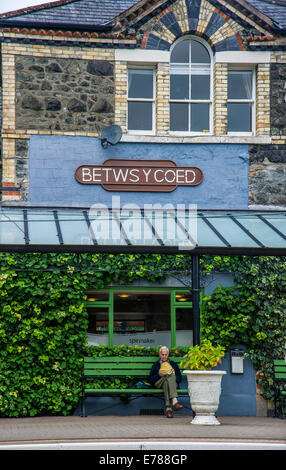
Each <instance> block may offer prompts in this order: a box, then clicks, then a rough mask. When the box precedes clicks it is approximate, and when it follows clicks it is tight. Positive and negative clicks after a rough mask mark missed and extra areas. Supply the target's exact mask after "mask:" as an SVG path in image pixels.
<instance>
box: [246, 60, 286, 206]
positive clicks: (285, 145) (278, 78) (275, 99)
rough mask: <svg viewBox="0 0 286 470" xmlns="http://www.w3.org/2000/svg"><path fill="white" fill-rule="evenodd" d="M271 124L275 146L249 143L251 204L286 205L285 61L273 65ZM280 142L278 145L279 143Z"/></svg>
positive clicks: (271, 69)
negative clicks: (251, 144) (250, 144)
mask: <svg viewBox="0 0 286 470" xmlns="http://www.w3.org/2000/svg"><path fill="white" fill-rule="evenodd" d="M270 83H271V86H270V127H271V135H272V138H274V139H273V142H274V144H273V145H253V146H250V149H249V154H250V159H249V203H250V204H251V205H252V204H259V205H274V206H281V207H282V206H283V207H285V206H286V184H285V182H286V142H285V136H286V64H283V63H272V64H271V66H270ZM278 139H279V144H278V143H277V144H275V142H278Z"/></svg>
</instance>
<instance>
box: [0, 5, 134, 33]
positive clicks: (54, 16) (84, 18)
mask: <svg viewBox="0 0 286 470" xmlns="http://www.w3.org/2000/svg"><path fill="white" fill-rule="evenodd" d="M137 2H138V0H74V1H71V2H69V3H64V2H60V1H59V2H57V3H58V4H59V5H58V6H57V5H55V6H52V7H47V8H41V9H39V10H37V9H36V8H35V10H34V11H33V10H32V11H29V9H27V10H26V11H27V12H26V13H25V12H23V10H22V11H21V12H20V11H18V14H17V12H15V14H14V15H13V16H11V17H8V18H7V17H5V22H7V23H9V22H10V23H13V21H15V20H16V21H21V23H25V22H27V23H31V22H36V23H37V24H40V25H42V26H43V27H44V26H45V24H46V23H48V24H51V23H52V24H54V25H55V26H56V25H57V24H63V23H69V24H78V23H80V24H86V25H90V26H91V25H93V26H94V25H104V24H107V23H109V22H110V21H112V20H113V19H114V18H115V17H116V16H117V15H119V14H121V13H123V12H124V11H125V10H127V9H129V8H130V7H132V6H133V5H134V4H135V3H137ZM53 3H56V2H53ZM61 3H63V4H61ZM1 16H2V15H1ZM1 16H0V18H1ZM2 18H3V16H2ZM3 19H4V18H3Z"/></svg>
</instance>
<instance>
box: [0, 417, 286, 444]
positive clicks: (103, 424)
mask: <svg viewBox="0 0 286 470" xmlns="http://www.w3.org/2000/svg"><path fill="white" fill-rule="evenodd" d="M191 419H192V417H191V416H189V415H181V414H180V415H175V416H174V418H173V419H167V418H166V417H165V416H140V415H139V416H118V415H116V416H114V415H106V416H87V417H85V418H82V417H80V416H44V417H35V418H1V419H0V444H4V443H17V442H18V443H20V442H21V443H27V442H34V443H35V442H44V441H45V442H61V441H65V442H67V441H88V440H90V441H93V442H95V441H96V442H100V441H107V440H108V441H110V442H112V441H114V442H116V441H118V442H119V441H126V442H127V441H130V442H131V441H136V440H137V441H140V440H141V441H142V440H144V441H150V442H151V441H155V440H157V441H160V440H162V438H163V439H164V440H165V441H166V440H169V441H174V440H176V441H182V442H183V441H190V442H191V441H196V440H197V441H201V442H202V441H206V440H207V441H212V442H219V441H224V442H227V441H228V442H234V441H236V442H239V441H241V442H272V443H275V442H277V443H284V444H285V443H286V420H282V419H279V418H272V417H248V416H242V417H240V416H221V417H220V416H218V420H219V421H220V423H221V424H220V425H219V426H201V425H193V424H191Z"/></svg>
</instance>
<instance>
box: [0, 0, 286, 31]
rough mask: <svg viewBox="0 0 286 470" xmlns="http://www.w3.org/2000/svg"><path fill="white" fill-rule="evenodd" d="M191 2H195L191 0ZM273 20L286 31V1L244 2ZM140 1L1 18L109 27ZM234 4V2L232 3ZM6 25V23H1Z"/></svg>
mask: <svg viewBox="0 0 286 470" xmlns="http://www.w3.org/2000/svg"><path fill="white" fill-rule="evenodd" d="M191 1H192V0H191ZM245 1H246V2H247V3H248V4H249V5H251V6H252V7H254V8H256V9H257V10H259V11H260V12H261V13H263V14H264V15H266V16H268V17H269V18H270V19H271V20H273V21H274V23H275V25H276V26H277V28H278V29H286V0H245ZM138 2H139V0H59V1H52V2H51V3H50V4H48V5H46V6H43V5H40V6H35V7H30V8H25V9H22V10H16V11H15V12H14V13H11V14H8V15H6V14H2V15H0V20H4V21H5V23H8V24H9V23H11V24H12V23H13V22H16V21H17V22H18V21H20V22H21V24H23V23H24V24H25V23H27V24H28V23H37V25H39V26H42V27H45V25H47V24H49V25H51V24H52V25H55V26H56V25H60V24H70V25H78V24H81V25H86V26H90V27H91V26H96V25H102V26H103V25H106V24H108V23H109V22H111V21H112V20H113V19H114V18H115V17H116V16H118V15H120V14H121V13H124V12H125V11H126V10H128V9H129V8H131V7H132V6H133V5H135V4H136V3H138ZM229 3H230V4H231V3H232V0H229ZM2 22H3V21H2Z"/></svg>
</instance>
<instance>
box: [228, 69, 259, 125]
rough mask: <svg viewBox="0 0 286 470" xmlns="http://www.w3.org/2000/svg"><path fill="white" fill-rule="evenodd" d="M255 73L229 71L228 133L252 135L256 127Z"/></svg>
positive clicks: (250, 71) (249, 71)
mask: <svg viewBox="0 0 286 470" xmlns="http://www.w3.org/2000/svg"><path fill="white" fill-rule="evenodd" d="M253 80H254V73H253V71H252V70H229V71H228V106H227V112H228V133H236V132H237V133H240V134H241V133H252V131H253V127H254V124H253V123H254V89H255V87H254V85H253Z"/></svg>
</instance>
